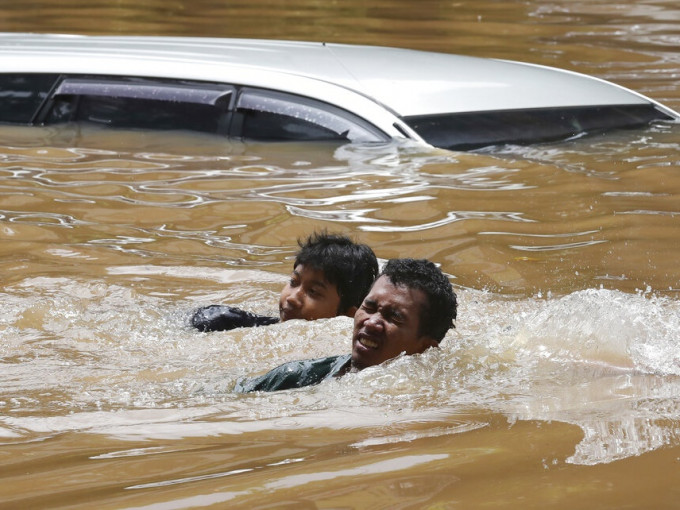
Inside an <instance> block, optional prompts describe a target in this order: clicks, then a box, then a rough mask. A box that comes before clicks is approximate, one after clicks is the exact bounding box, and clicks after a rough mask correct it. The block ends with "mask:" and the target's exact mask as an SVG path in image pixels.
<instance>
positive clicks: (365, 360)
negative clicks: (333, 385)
mask: <svg viewBox="0 0 680 510" xmlns="http://www.w3.org/2000/svg"><path fill="white" fill-rule="evenodd" d="M456 308H457V302H456V294H455V293H454V292H453V288H452V287H451V283H450V282H449V280H448V278H447V277H446V276H445V275H444V274H443V273H442V272H441V271H440V270H439V269H438V268H437V267H436V266H435V265H434V264H433V263H432V262H430V261H428V260H414V259H392V260H390V261H388V262H387V264H386V265H385V267H384V268H383V271H382V273H381V274H380V276H379V277H378V279H377V280H376V281H375V283H374V284H373V287H372V288H371V290H370V291H369V293H368V295H367V296H366V298H365V299H364V301H363V303H362V304H361V307H360V308H359V309H358V310H357V312H356V314H355V316H354V333H353V336H352V366H353V367H355V368H358V369H363V368H366V367H370V366H373V365H378V364H380V363H382V362H384V361H387V360H388V359H392V358H394V357H396V356H398V355H399V354H401V353H402V352H404V353H406V354H407V355H410V354H418V353H421V352H424V351H425V350H426V349H428V348H429V347H435V346H437V345H439V342H440V341H441V340H442V339H443V338H444V335H445V334H446V332H447V331H448V330H449V329H450V328H452V327H454V325H453V320H454V319H455V318H456Z"/></svg>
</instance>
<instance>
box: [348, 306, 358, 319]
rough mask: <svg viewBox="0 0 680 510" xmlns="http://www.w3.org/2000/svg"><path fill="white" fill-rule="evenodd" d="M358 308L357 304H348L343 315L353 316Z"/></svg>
mask: <svg viewBox="0 0 680 510" xmlns="http://www.w3.org/2000/svg"><path fill="white" fill-rule="evenodd" d="M358 309H359V307H358V306H350V307H349V308H348V309H347V310H345V315H346V316H347V317H354V314H355V313H357V310H358Z"/></svg>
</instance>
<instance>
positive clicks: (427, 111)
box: [0, 33, 680, 143]
mask: <svg viewBox="0 0 680 510" xmlns="http://www.w3.org/2000/svg"><path fill="white" fill-rule="evenodd" d="M0 54H1V55H2V58H1V59H0V72H2V73H7V72H26V73H33V72H43V73H50V72H54V73H62V74H83V73H86V74H93V75H109V76H138V77H154V78H168V79H180V80H181V79H185V80H199V81H209V82H218V83H232V84H237V85H240V86H250V87H260V88H269V89H273V90H278V91H283V92H288V93H293V94H298V95H302V96H307V97H311V98H315V99H317V100H320V101H324V102H326V103H329V104H332V105H335V106H337V107H340V108H342V109H345V110H347V111H350V112H353V113H355V114H357V115H359V116H361V117H363V118H364V119H366V120H367V121H368V122H370V123H371V124H373V125H374V126H376V127H377V128H379V129H380V130H382V131H383V132H384V133H386V134H387V135H388V136H390V137H393V138H395V137H396V138H403V137H404V136H406V137H408V138H412V139H414V140H418V141H419V142H423V143H424V140H423V139H422V137H421V136H420V135H419V134H417V133H416V132H415V131H414V130H413V129H412V128H411V127H409V125H407V124H406V122H404V120H403V118H405V117H414V116H427V115H438V114H458V113H461V114H465V113H468V112H488V111H507V110H537V109H544V108H574V107H587V106H606V105H639V104H651V105H654V107H655V108H657V109H658V110H659V111H663V112H664V113H665V114H666V115H668V116H669V117H670V118H672V119H674V120H678V118H680V116H679V115H678V114H677V113H676V112H674V111H673V110H671V109H669V108H667V107H665V106H663V105H661V104H659V103H657V102H655V101H653V100H651V99H649V98H647V97H645V96H643V95H641V94H638V93H636V92H634V91H631V90H628V89H626V88H624V87H621V86H618V85H615V84H612V83H609V82H607V81H604V80H601V79H597V78H593V77H589V76H586V75H582V74H578V73H574V72H570V71H564V70H560V69H555V68H549V67H545V66H539V65H533V64H525V63H519V62H510V61H503V60H494V59H484V58H476V57H466V56H459V55H450V54H443V53H432V52H425V51H417V50H407V49H399V48H386V47H374V46H354V45H346V44H330V43H328V44H327V43H316V42H297V41H273V40H248V39H218V38H198V37H148V36H80V35H58V34H21V33H14V34H13V33H4V34H0Z"/></svg>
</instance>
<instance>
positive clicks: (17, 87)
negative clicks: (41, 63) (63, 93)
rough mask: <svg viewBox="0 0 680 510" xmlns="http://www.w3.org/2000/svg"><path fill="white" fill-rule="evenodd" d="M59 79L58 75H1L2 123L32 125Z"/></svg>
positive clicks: (0, 104) (0, 101) (0, 119)
mask: <svg viewBox="0 0 680 510" xmlns="http://www.w3.org/2000/svg"><path fill="white" fill-rule="evenodd" d="M58 77H59V75H57V74H28V73H7V74H0V112H1V113H0V122H3V123H9V124H30V123H31V122H32V121H33V118H34V115H35V114H36V112H37V111H38V109H39V108H40V106H41V105H42V104H43V102H44V101H45V100H46V99H47V96H48V95H49V92H50V90H51V89H52V87H53V86H54V83H55V82H56V81H57V78H58Z"/></svg>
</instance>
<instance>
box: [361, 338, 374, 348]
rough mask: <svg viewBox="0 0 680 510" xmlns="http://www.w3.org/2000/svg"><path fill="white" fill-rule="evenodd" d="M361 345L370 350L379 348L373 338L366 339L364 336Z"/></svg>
mask: <svg viewBox="0 0 680 510" xmlns="http://www.w3.org/2000/svg"><path fill="white" fill-rule="evenodd" d="M359 343H360V344H361V345H363V346H364V347H368V348H369V349H376V348H377V347H378V342H376V341H375V340H373V339H371V338H366V337H363V336H362V337H359Z"/></svg>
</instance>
